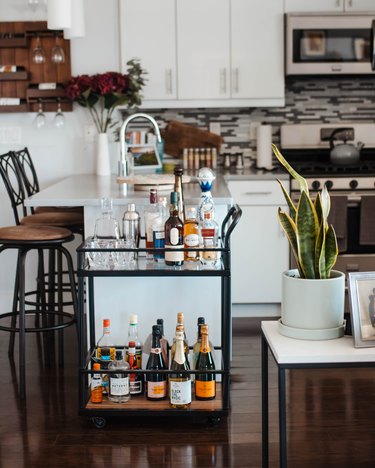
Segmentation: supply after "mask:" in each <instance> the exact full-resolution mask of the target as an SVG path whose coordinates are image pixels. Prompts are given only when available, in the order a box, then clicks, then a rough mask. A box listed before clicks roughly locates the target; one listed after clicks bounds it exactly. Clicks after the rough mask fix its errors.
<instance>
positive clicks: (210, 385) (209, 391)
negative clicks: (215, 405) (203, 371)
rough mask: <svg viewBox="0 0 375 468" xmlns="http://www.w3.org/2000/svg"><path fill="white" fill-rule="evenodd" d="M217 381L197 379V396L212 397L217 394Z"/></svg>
mask: <svg viewBox="0 0 375 468" xmlns="http://www.w3.org/2000/svg"><path fill="white" fill-rule="evenodd" d="M215 384H216V382H215V380H209V381H208V382H205V381H202V380H195V396H197V397H200V398H212V397H214V396H215V395H216V385H215Z"/></svg>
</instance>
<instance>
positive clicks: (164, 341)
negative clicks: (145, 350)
mask: <svg viewBox="0 0 375 468" xmlns="http://www.w3.org/2000/svg"><path fill="white" fill-rule="evenodd" d="M156 324H157V325H159V328H160V334H161V338H160V347H161V352H162V354H163V358H164V362H165V365H166V367H167V369H168V367H169V359H168V353H169V343H168V340H167V338H166V337H165V336H164V320H163V319H162V318H159V319H157V320H156Z"/></svg>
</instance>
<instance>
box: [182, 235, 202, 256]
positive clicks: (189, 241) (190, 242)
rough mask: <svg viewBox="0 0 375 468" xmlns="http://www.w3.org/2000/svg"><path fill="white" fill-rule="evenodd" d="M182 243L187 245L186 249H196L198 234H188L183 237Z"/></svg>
mask: <svg viewBox="0 0 375 468" xmlns="http://www.w3.org/2000/svg"><path fill="white" fill-rule="evenodd" d="M184 242H185V244H186V245H187V247H198V245H199V237H198V234H188V235H187V236H185V238H184ZM189 253H190V252H189Z"/></svg>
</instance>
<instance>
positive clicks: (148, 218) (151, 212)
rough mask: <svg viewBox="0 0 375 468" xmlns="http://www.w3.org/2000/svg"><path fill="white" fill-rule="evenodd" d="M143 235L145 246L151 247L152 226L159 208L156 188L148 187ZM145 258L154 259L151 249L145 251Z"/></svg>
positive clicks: (152, 243) (152, 240)
mask: <svg viewBox="0 0 375 468" xmlns="http://www.w3.org/2000/svg"><path fill="white" fill-rule="evenodd" d="M144 213H145V236H146V248H147V249H152V248H153V247H154V239H153V226H154V222H155V219H156V218H157V217H158V216H159V209H158V204H157V190H156V189H150V204H149V205H147V206H145V211H144ZM146 258H147V259H149V260H153V259H154V255H153V252H152V251H149V252H147V253H146Z"/></svg>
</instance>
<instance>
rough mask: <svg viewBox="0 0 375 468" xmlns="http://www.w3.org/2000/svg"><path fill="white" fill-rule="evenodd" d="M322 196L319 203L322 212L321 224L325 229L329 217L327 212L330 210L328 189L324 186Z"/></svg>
mask: <svg viewBox="0 0 375 468" xmlns="http://www.w3.org/2000/svg"><path fill="white" fill-rule="evenodd" d="M321 193H322V195H321V203H322V212H323V222H324V226H325V227H327V224H328V221H327V219H328V215H329V210H330V209H331V198H330V196H329V192H328V189H327V187H326V185H324V186H323V189H322V192H321Z"/></svg>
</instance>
